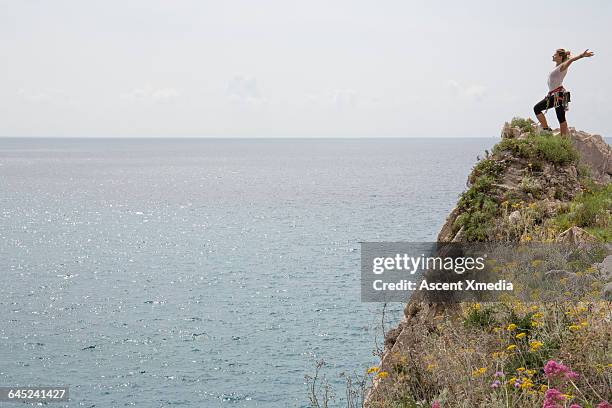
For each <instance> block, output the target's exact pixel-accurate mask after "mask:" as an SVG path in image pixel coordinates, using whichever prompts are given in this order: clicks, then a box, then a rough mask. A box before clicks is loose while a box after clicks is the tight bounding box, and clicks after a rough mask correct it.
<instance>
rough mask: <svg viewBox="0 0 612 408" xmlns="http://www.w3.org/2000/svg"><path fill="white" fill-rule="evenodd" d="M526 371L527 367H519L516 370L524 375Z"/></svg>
mask: <svg viewBox="0 0 612 408" xmlns="http://www.w3.org/2000/svg"><path fill="white" fill-rule="evenodd" d="M525 370H526V368H525V367H519V368H517V369H516V371H518V372H519V373H522V372H523V371H525Z"/></svg>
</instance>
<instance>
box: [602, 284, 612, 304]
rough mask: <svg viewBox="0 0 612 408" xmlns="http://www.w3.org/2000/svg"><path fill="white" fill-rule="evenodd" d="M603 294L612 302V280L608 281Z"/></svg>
mask: <svg viewBox="0 0 612 408" xmlns="http://www.w3.org/2000/svg"><path fill="white" fill-rule="evenodd" d="M601 294H602V296H603V298H604V299H605V300H607V301H608V302H612V282H608V283H607V284H606V285H605V286H604V287H603V289H602V291H601Z"/></svg>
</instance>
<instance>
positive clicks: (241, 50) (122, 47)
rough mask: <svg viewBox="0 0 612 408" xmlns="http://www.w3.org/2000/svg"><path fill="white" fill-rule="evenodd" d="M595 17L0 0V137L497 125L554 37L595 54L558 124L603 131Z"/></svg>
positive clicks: (611, 7) (599, 15) (386, 4)
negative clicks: (564, 122) (562, 121)
mask: <svg viewBox="0 0 612 408" xmlns="http://www.w3.org/2000/svg"><path fill="white" fill-rule="evenodd" d="M611 23H612V2H610V1H604V0H602V1H575V0H574V1H559V0H556V1H539V2H534V1H525V2H519V1H499V2H494V1H452V2H451V1H447V2H443V1H438V2H431V1H423V2H414V1H405V0H401V1H384V0H380V1H359V0H350V1H336V0H308V1H300V2H296V1H290V0H279V1H269V0H246V1H233V0H218V1H214V2H213V1H182V0H168V1H155V0H138V1H130V0H122V1H114V0H104V1H84V0H75V1H62V0H53V1H46V0H12V1H11V0H0V136H69V137H74V136H87V137H90V136H96V137H101V136H109V137H118V136H131V137H142V136H154V137H158V136H168V137H178V136H183V137H185V136H201V137H230V136H233V137H294V136H299V137H311V136H312V137H325V136H332V137H351V136H355V137H362V136H372V137H377V136H428V137H429V136H432V137H433V136H497V135H498V134H499V130H500V128H501V126H502V124H503V122H504V121H505V120H508V119H510V118H512V116H515V115H521V116H533V113H532V110H531V109H532V106H533V105H534V104H535V103H536V102H537V101H538V100H539V99H541V98H542V97H543V96H544V94H545V93H546V91H547V88H546V77H547V74H548V72H549V71H550V69H551V68H552V66H553V63H552V62H551V56H552V53H553V52H554V50H555V49H556V48H559V47H564V48H569V49H570V50H572V51H573V52H580V51H583V50H584V49H585V48H590V49H592V50H594V51H595V52H596V55H595V57H593V58H591V59H585V60H581V61H579V62H577V63H576V64H574V65H573V66H572V68H571V69H570V72H569V74H568V76H567V78H566V81H565V85H566V87H567V88H568V89H570V90H571V91H572V99H573V101H572V104H571V108H570V112H569V113H568V121H569V124H570V126H576V127H578V128H581V129H584V130H588V131H592V132H596V133H600V134H603V135H604V136H612V103H611V102H610V98H611V95H612V81H611V80H610V72H612V50H611V49H610V46H611V43H610V40H611V39H612V24H611ZM548 117H549V121H550V122H551V123H553V124H555V125H556V119H555V118H554V112H553V111H552V110H551V111H549V114H548Z"/></svg>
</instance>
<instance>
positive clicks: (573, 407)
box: [570, 404, 582, 408]
mask: <svg viewBox="0 0 612 408" xmlns="http://www.w3.org/2000/svg"><path fill="white" fill-rule="evenodd" d="M570 408H582V407H581V406H580V405H578V404H572V405H570Z"/></svg>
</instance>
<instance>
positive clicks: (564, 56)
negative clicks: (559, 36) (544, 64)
mask: <svg viewBox="0 0 612 408" xmlns="http://www.w3.org/2000/svg"><path fill="white" fill-rule="evenodd" d="M556 53H557V54H559V55H560V56H561V58H562V61H563V62H565V61H567V60H568V59H569V56H570V52H569V50H566V49H564V48H559V49H558V50H557V51H556Z"/></svg>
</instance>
